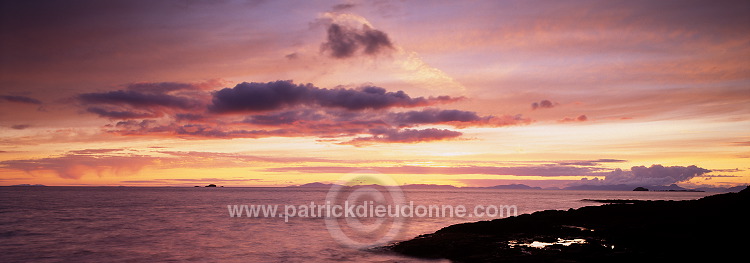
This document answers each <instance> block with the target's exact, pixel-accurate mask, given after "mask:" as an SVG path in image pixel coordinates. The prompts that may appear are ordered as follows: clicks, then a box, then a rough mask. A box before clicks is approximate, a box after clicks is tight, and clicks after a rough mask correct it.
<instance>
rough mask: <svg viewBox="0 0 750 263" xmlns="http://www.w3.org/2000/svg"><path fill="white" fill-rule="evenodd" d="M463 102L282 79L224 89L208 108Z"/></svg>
mask: <svg viewBox="0 0 750 263" xmlns="http://www.w3.org/2000/svg"><path fill="white" fill-rule="evenodd" d="M460 99H461V98H453V97H449V96H439V97H430V98H424V97H417V98H411V97H410V96H409V95H407V94H406V93H404V92H403V91H397V92H388V91H386V90H385V89H383V88H380V87H373V86H367V87H361V88H359V89H346V88H336V89H325V88H323V89H321V88H318V87H315V86H313V85H312V84H309V83H308V84H294V83H293V82H292V81H284V80H279V81H274V82H267V83H258V82H252V83H248V82H243V83H240V84H237V86H235V87H234V88H231V89H230V88H224V89H222V90H219V91H217V92H215V93H214V94H213V99H212V103H211V105H209V107H208V108H209V110H210V111H212V112H215V113H231V112H259V111H270V110H278V109H282V108H288V107H293V106H299V105H313V106H314V105H317V106H323V107H338V108H344V109H348V110H364V109H383V108H389V107H418V106H428V105H433V104H437V103H449V102H453V101H456V100H460Z"/></svg>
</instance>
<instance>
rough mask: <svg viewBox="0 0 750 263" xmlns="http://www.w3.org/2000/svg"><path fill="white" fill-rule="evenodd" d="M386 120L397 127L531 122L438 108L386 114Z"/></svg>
mask: <svg viewBox="0 0 750 263" xmlns="http://www.w3.org/2000/svg"><path fill="white" fill-rule="evenodd" d="M387 120H388V121H389V122H391V123H395V125H397V126H399V127H410V126H414V125H420V124H451V125H453V126H456V127H469V126H509V125H519V124H528V123H530V122H531V120H530V119H528V118H523V117H522V116H521V115H516V116H510V115H505V116H500V117H496V116H479V115H478V114H477V113H476V112H473V111H462V110H440V109H423V110H420V111H407V112H398V113H391V114H389V115H388V117H387Z"/></svg>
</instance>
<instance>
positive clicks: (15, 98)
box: [0, 95, 42, 104]
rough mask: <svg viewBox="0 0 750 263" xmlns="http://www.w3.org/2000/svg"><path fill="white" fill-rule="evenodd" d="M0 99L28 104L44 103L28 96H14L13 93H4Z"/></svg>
mask: <svg viewBox="0 0 750 263" xmlns="http://www.w3.org/2000/svg"><path fill="white" fill-rule="evenodd" d="M0 99H3V100H5V101H8V102H15V103H26V104H42V101H40V100H38V99H35V98H31V97H26V96H12V95H3V96H0Z"/></svg>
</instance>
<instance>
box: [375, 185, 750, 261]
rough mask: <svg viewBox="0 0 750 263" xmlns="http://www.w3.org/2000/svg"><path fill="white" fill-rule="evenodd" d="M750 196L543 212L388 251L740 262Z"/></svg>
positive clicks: (496, 257) (484, 257)
mask: <svg viewBox="0 0 750 263" xmlns="http://www.w3.org/2000/svg"><path fill="white" fill-rule="evenodd" d="M748 204H750V188H745V189H744V190H742V191H740V192H739V193H726V194H718V195H713V196H707V197H704V198H701V199H698V200H689V201H640V202H622V203H616V202H615V203H610V204H605V205H601V206H588V207H582V208H579V209H570V210H568V211H560V210H547V211H540V212H535V213H532V214H524V215H519V216H517V217H510V218H503V219H496V220H492V221H481V222H473V223H464V224H457V225H452V226H448V227H445V228H443V229H441V230H439V231H437V232H435V233H432V234H427V235H422V236H419V237H416V238H414V239H412V240H408V241H403V242H399V243H396V244H393V245H391V246H388V247H387V249H388V250H391V251H394V252H397V253H401V254H404V255H409V256H414V257H420V258H445V259H450V260H452V261H455V262H488V261H492V262H499V261H504V262H632V261H636V260H637V261H646V262H657V261H660V262H664V261H667V262H674V261H687V262H695V261H700V260H711V261H716V260H721V259H731V258H734V259H735V260H736V259H737V257H739V258H744V255H745V254H744V250H743V249H745V248H747V245H746V241H745V240H744V239H743V238H744V237H746V236H747V234H748V224H749V222H750V214H749V213H747V212H746V210H747V207H748Z"/></svg>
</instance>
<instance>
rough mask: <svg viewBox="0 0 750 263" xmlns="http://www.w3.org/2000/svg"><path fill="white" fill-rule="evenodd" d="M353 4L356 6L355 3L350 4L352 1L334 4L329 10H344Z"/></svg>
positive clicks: (350, 7) (352, 6)
mask: <svg viewBox="0 0 750 263" xmlns="http://www.w3.org/2000/svg"><path fill="white" fill-rule="evenodd" d="M355 6H357V5H355V4H352V3H346V4H337V5H334V6H333V7H331V10H333V11H334V12H340V11H345V10H349V9H352V8H354V7H355Z"/></svg>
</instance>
